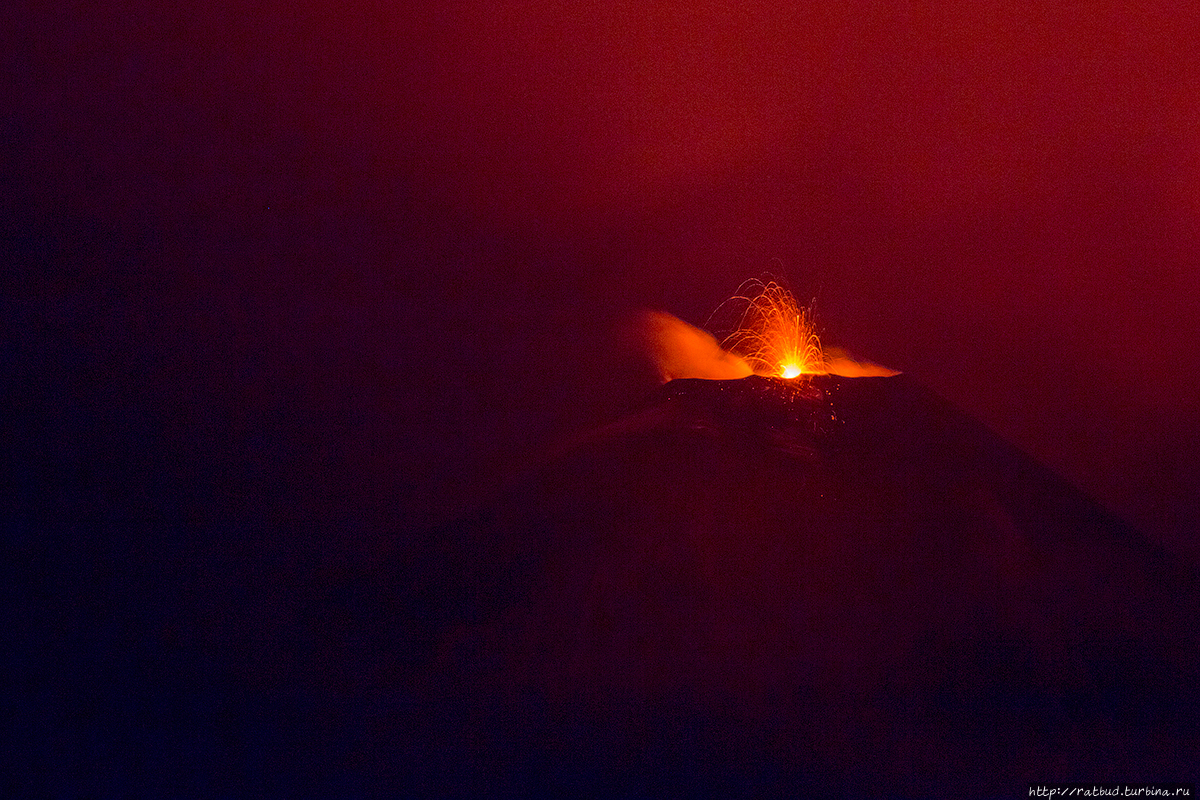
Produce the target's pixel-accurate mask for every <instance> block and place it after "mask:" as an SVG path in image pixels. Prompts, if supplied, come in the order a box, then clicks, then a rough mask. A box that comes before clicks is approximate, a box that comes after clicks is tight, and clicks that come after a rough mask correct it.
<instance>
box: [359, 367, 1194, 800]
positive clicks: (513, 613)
mask: <svg viewBox="0 0 1200 800" xmlns="http://www.w3.org/2000/svg"><path fill="white" fill-rule="evenodd" d="M395 571H396V574H402V575H404V576H406V577H405V585H404V587H403V590H402V592H401V598H402V599H400V600H399V601H398V607H400V608H403V609H404V610H405V611H406V612H407V615H408V616H407V622H406V623H405V624H406V625H407V627H406V630H407V631H408V633H409V636H410V638H409V641H412V642H423V650H422V652H423V655H422V656H419V657H417V658H415V660H414V662H412V666H411V668H410V669H409V671H408V672H407V673H406V676H405V678H404V679H403V680H402V681H400V682H401V683H403V684H404V685H405V686H406V690H405V697H406V703H407V706H406V708H407V716H404V718H405V719H406V720H407V722H406V723H405V725H404V726H403V727H404V730H403V731H399V730H395V729H392V730H391V731H390V733H389V735H388V736H384V737H383V738H382V739H381V740H380V741H376V742H375V743H373V745H372V746H373V747H375V748H380V749H387V748H388V747H390V746H391V745H390V744H389V743H390V742H395V743H396V746H397V747H399V748H400V752H398V753H396V754H395V755H394V756H392V758H393V759H394V761H393V762H392V763H394V765H395V767H396V769H397V773H396V774H398V775H403V776H404V777H403V780H404V781H411V782H413V784H411V785H410V788H413V787H414V786H415V788H419V789H428V790H436V791H449V792H451V793H460V792H463V793H467V794H472V793H478V794H491V793H494V792H503V791H514V792H518V793H523V792H529V791H536V790H539V789H553V790H556V791H574V790H575V789H577V788H579V787H591V788H596V789H598V790H600V791H604V792H608V791H617V792H622V793H632V794H643V793H645V794H651V795H657V794H660V793H662V792H671V793H674V792H678V791H682V792H685V793H695V794H710V793H712V792H713V791H718V790H720V791H735V792H745V791H763V792H764V793H768V794H771V793H774V792H776V791H779V790H785V789H786V790H803V791H806V792H810V793H816V795H808V796H820V795H825V794H838V793H845V794H846V795H848V796H896V797H904V796H913V797H921V796H930V795H931V794H932V793H935V792H947V791H948V792H950V793H951V795H946V796H998V797H1013V796H1017V795H1018V794H1022V793H1023V792H1024V791H1025V789H1026V785H1027V784H1029V783H1037V782H1055V781H1072V780H1075V781H1109V780H1111V781H1131V780H1183V779H1185V778H1187V776H1191V775H1192V774H1193V773H1192V770H1193V769H1194V764H1196V763H1200V759H1197V755H1198V754H1200V749H1198V744H1200V741H1198V739H1197V734H1196V731H1197V730H1198V728H1197V726H1196V722H1197V715H1198V712H1200V704H1198V699H1200V694H1198V693H1197V692H1198V690H1197V686H1198V685H1200V683H1198V679H1200V669H1198V665H1200V659H1198V657H1197V652H1198V651H1197V649H1196V637H1195V634H1194V633H1193V632H1192V628H1193V627H1194V626H1193V620H1194V618H1195V616H1196V612H1197V610H1198V608H1200V606H1198V604H1197V597H1198V594H1197V591H1196V582H1195V580H1194V579H1193V578H1192V576H1190V575H1187V574H1185V572H1184V571H1183V570H1182V569H1181V568H1180V566H1179V565H1178V564H1177V563H1176V562H1175V561H1174V560H1173V559H1172V558H1171V557H1169V556H1168V555H1167V554H1166V553H1164V552H1162V551H1160V550H1158V549H1157V548H1156V547H1154V546H1151V545H1150V544H1148V543H1147V542H1146V541H1144V540H1143V539H1142V538H1141V537H1140V536H1139V535H1138V534H1136V533H1135V532H1133V531H1132V530H1130V529H1129V528H1128V527H1126V525H1124V524H1123V523H1122V522H1121V521H1120V520H1119V519H1117V518H1115V517H1114V516H1112V515H1110V514H1109V513H1107V512H1106V511H1105V510H1104V509H1102V508H1101V507H1099V506H1098V505H1096V504H1095V503H1093V502H1092V501H1091V500H1089V499H1088V498H1087V497H1085V496H1084V495H1082V494H1081V493H1080V492H1079V491H1078V490H1076V489H1075V488H1074V487H1073V486H1071V485H1070V484H1069V483H1067V482H1066V481H1065V480H1063V479H1061V478H1060V477H1058V476H1057V475H1055V474H1053V473H1052V472H1051V471H1049V470H1048V469H1046V468H1044V467H1043V466H1041V465H1040V464H1038V463H1037V462H1035V461H1034V460H1033V459H1031V458H1029V457H1028V456H1026V455H1025V454H1023V453H1022V452H1020V451H1019V450H1017V449H1016V448H1014V447H1012V446H1010V445H1009V444H1007V443H1006V442H1004V441H1003V440H1001V439H1000V438H998V437H997V436H995V435H994V434H992V433H991V432H990V431H989V430H988V429H987V428H985V427H984V426H983V425H981V424H979V423H977V422H975V421H973V420H971V419H969V418H968V417H966V416H965V415H963V414H962V413H960V412H958V411H957V410H956V409H955V408H953V407H952V406H951V405H949V404H948V403H946V402H944V401H943V400H941V399H940V398H938V397H937V396H936V395H934V394H932V393H931V392H929V391H927V390H925V389H923V388H922V387H921V386H920V385H919V384H918V383H917V382H915V381H914V380H912V379H910V378H909V377H907V376H899V377H895V378H839V377H835V376H821V377H815V378H811V379H808V380H804V381H801V382H799V383H790V382H784V381H780V380H775V379H768V378H759V377H750V378H745V379H742V380H733V381H705V380H686V379H685V380H676V381H673V382H671V383H669V384H667V385H666V386H665V387H664V388H663V390H662V393H661V395H659V396H657V397H656V398H655V399H654V401H653V402H651V403H650V404H648V405H647V407H646V408H645V409H644V410H642V411H641V412H639V413H636V414H633V415H631V416H629V417H627V418H625V419H623V420H621V421H619V422H617V423H615V424H613V425H611V426H609V427H607V428H604V429H603V430H600V431H597V432H595V433H593V434H591V435H589V436H587V437H585V438H583V439H581V440H580V441H578V442H576V443H574V444H573V445H572V446H571V447H569V448H566V449H564V451H562V452H561V453H560V454H558V455H557V456H555V457H554V458H552V459H550V460H548V462H547V463H545V464H544V465H543V466H542V467H541V468H540V469H538V470H536V471H535V472H534V473H533V474H531V475H530V476H529V477H528V478H527V479H525V480H523V481H521V482H520V483H518V484H517V485H516V486H515V487H513V488H512V489H511V490H510V491H509V492H508V493H506V494H505V496H504V498H503V499H502V500H501V501H500V502H499V503H497V504H496V505H495V506H494V507H492V508H488V509H486V510H483V511H481V512H479V513H478V514H476V515H474V516H472V517H470V518H468V519H464V520H462V521H461V522H459V523H456V524H454V525H451V526H447V527H444V528H440V529H438V530H436V531H434V532H433V535H432V537H431V540H430V542H429V543H428V546H427V547H426V548H425V549H424V551H423V555H422V557H421V558H420V559H417V560H416V561H415V562H413V563H409V564H407V565H405V566H404V567H403V568H400V567H397V568H396V570H395ZM415 631H423V632H424V634H423V635H424V638H422V637H421V636H418V635H416V634H415V633H414V632H415ZM402 716H403V715H402ZM391 735H394V739H393V738H390V737H391ZM401 743H402V744H401ZM1187 779H1190V778H1187ZM796 796H803V795H796Z"/></svg>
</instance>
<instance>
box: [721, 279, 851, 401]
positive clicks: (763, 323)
mask: <svg viewBox="0 0 1200 800" xmlns="http://www.w3.org/2000/svg"><path fill="white" fill-rule="evenodd" d="M730 304H733V305H735V306H741V305H742V304H744V306H745V307H744V309H743V310H742V312H741V317H740V319H739V320H738V325H737V330H735V331H734V332H733V333H731V334H729V336H727V337H725V340H724V341H723V342H722V343H721V346H722V347H723V348H725V349H726V350H728V351H730V352H731V353H734V354H736V355H738V356H740V357H741V358H742V359H743V360H745V362H746V363H747V364H749V365H750V368H751V369H752V370H754V373H755V374H756V375H763V376H767V377H779V378H797V377H799V376H801V375H824V374H826V372H827V369H826V364H825V357H824V355H823V354H822V352H821V340H820V339H819V338H817V334H816V332H815V331H814V330H813V326H812V319H811V317H810V316H809V313H808V311H807V310H806V309H803V308H801V307H800V305H799V304H798V303H797V302H796V298H795V297H794V296H793V295H792V293H791V292H790V291H788V290H787V289H785V288H784V287H782V286H780V285H779V284H778V283H776V282H775V281H771V282H770V283H766V284H764V283H763V282H762V281H759V280H750V281H746V282H745V283H743V284H742V285H741V287H740V288H739V289H738V294H736V295H735V296H733V297H731V298H729V299H728V300H726V301H725V302H724V303H722V304H721V305H722V308H723V307H725V306H726V305H730ZM719 310H720V309H718V311H719Z"/></svg>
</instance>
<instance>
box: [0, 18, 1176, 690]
mask: <svg viewBox="0 0 1200 800" xmlns="http://www.w3.org/2000/svg"><path fill="white" fill-rule="evenodd" d="M3 16H4V21H3V24H2V25H0V30H2V31H3V33H0V36H2V37H3V41H4V43H3V46H2V48H0V52H2V53H3V59H4V61H3V66H4V74H5V75H6V77H7V80H6V81H4V82H3V83H4V88H3V89H0V92H2V94H0V101H2V103H3V107H4V109H5V113H4V114H3V115H2V118H0V126H2V127H0V133H2V138H3V142H4V153H5V156H4V159H3V164H4V167H3V172H2V173H0V180H2V181H3V192H2V195H3V196H2V198H0V208H3V214H2V216H0V220H2V222H3V226H4V227H3V231H2V233H3V237H4V242H5V253H6V259H5V261H6V265H7V267H6V269H5V270H4V277H3V281H2V286H3V295H2V300H3V312H4V313H3V323H2V324H3V326H4V328H3V339H2V346H3V351H2V353H3V370H4V382H5V383H4V387H5V389H4V391H5V405H6V412H5V414H4V417H5V420H6V421H5V433H4V437H5V439H6V440H7V441H8V442H10V443H15V446H6V447H5V450H6V451H8V452H7V455H6V462H7V463H6V472H7V475H6V477H5V484H6V488H5V492H6V500H5V505H6V506H8V511H7V516H8V518H9V523H8V528H9V529H10V531H11V532H12V536H11V537H10V538H11V541H12V542H13V545H12V546H13V547H14V548H15V552H16V553H17V555H18V558H17V559H16V560H15V561H14V562H13V563H15V564H16V565H17V567H16V570H17V574H16V575H14V576H12V577H13V579H14V580H15V581H16V582H15V583H13V582H10V583H11V585H13V586H15V587H17V588H16V589H14V590H13V591H14V592H15V596H17V597H18V598H19V603H20V604H23V605H22V608H23V609H25V611H28V610H29V609H30V608H34V607H37V608H39V609H40V608H42V607H43V605H44V604H46V603H48V604H49V606H48V607H52V608H59V606H61V609H60V610H62V609H66V610H64V611H62V613H63V614H65V615H67V616H66V617H64V618H71V619H74V618H75V617H72V616H71V614H75V613H80V614H83V615H84V616H83V617H81V619H86V620H92V621H94V619H99V618H101V617H105V616H106V613H107V612H106V611H105V609H107V608H108V607H109V606H112V607H114V608H120V609H123V610H124V611H126V612H130V613H132V615H133V616H132V618H133V619H134V621H133V622H128V623H120V624H127V625H128V626H130V627H128V628H120V630H119V631H118V632H117V633H112V632H111V631H109V632H108V633H104V632H101V633H97V634H95V635H96V636H99V637H101V638H103V637H104V636H110V635H111V636H114V637H116V640H119V641H123V639H122V638H121V637H123V636H124V637H127V638H129V637H134V636H135V634H134V633H131V632H130V631H144V630H153V631H156V632H157V633H158V634H161V636H162V637H165V639H164V640H169V639H170V637H171V636H173V635H175V634H173V633H172V632H171V630H172V629H171V622H170V619H171V617H170V614H168V613H166V612H162V613H161V614H160V612H158V611H155V610H153V609H154V608H155V607H156V606H155V600H154V598H158V600H160V601H161V602H160V603H159V606H158V607H163V608H166V607H171V608H175V607H177V606H178V604H179V603H180V602H183V601H180V600H179V596H180V594H179V593H180V592H185V590H186V591H192V590H195V589H196V587H198V586H204V585H219V586H221V587H226V588H222V589H220V591H224V592H227V593H229V594H230V596H232V595H233V594H235V593H236V591H237V590H236V589H235V588H229V587H236V586H238V585H241V583H242V582H243V577H245V576H243V575H242V573H239V572H238V571H237V569H244V570H245V573H246V574H247V575H250V576H254V575H255V574H257V572H256V571H257V569H258V568H257V567H255V566H253V564H254V563H256V562H257V561H261V560H262V559H264V558H267V559H268V560H269V558H277V559H281V560H283V561H286V562H289V563H291V562H293V561H295V562H297V563H300V562H302V563H304V564H306V565H312V564H316V566H315V567H311V569H312V570H315V571H316V572H317V573H319V574H321V575H325V576H326V577H328V575H330V574H332V575H334V576H335V577H336V576H337V575H341V574H343V573H352V572H353V570H354V569H356V568H357V567H356V566H355V565H358V564H361V563H368V562H370V561H371V559H372V558H374V557H375V555H376V554H378V553H379V552H381V551H389V550H396V549H399V550H400V551H403V550H404V549H405V547H406V546H407V545H408V542H409V541H410V537H411V536H412V535H415V534H414V532H417V531H421V530H425V529H427V528H428V527H429V526H431V525H434V524H437V523H442V522H446V521H447V520H450V519H453V518H455V517H458V516H461V515H462V514H464V513H466V512H468V511H469V510H470V509H472V508H473V507H474V506H475V505H476V504H477V503H479V502H481V501H482V499H484V498H487V497H489V496H491V495H492V494H493V493H494V492H496V491H497V490H498V489H499V487H501V486H502V485H503V484H504V483H505V481H506V480H508V478H509V476H511V475H512V474H514V473H515V472H516V471H517V470H519V469H520V468H521V466H522V465H526V464H529V463H532V462H536V461H537V460H538V459H539V458H540V457H541V456H542V454H543V453H545V452H546V451H547V449H548V448H550V447H551V446H552V445H553V444H554V443H555V442H557V441H560V440H561V439H563V438H564V437H567V436H570V435H572V434H576V433H578V432H580V431H583V430H586V429H588V428H591V427H594V426H597V425H599V424H602V423H605V422H607V421H609V420H611V419H613V418H615V417H617V416H619V415H620V414H622V413H624V412H626V411H628V410H629V409H630V408H632V407H633V406H634V405H636V403H637V402H639V401H640V400H641V399H643V398H644V397H645V396H646V395H647V393H649V392H651V391H652V390H653V389H654V387H655V385H656V384H655V381H654V379H653V376H652V374H651V372H650V371H649V370H648V368H647V367H646V366H645V365H644V364H642V363H641V362H640V361H639V359H638V357H637V355H636V353H635V352H634V350H633V349H632V348H630V347H629V345H628V343H627V342H626V341H625V340H624V339H623V337H622V333H621V331H622V326H623V325H624V323H625V321H626V320H627V319H628V316H629V315H630V314H632V313H634V312H635V311H636V310H637V309H640V308H659V309H663V310H666V311H669V312H671V313H673V314H676V315H678V316H679V317H681V318H683V319H685V320H687V321H689V322H691V323H693V324H697V325H703V324H704V322H705V320H706V319H707V317H708V315H709V314H710V313H711V312H712V310H713V309H714V308H716V307H717V306H718V304H720V302H721V301H722V300H723V299H725V298H726V297H728V296H729V295H731V294H732V293H734V291H735V290H736V289H737V287H738V285H739V284H741V282H742V281H743V280H745V279H747V278H751V277H759V276H762V275H763V274H765V273H770V274H772V275H774V276H777V277H781V278H784V279H786V280H787V281H788V283H789V284H790V285H791V287H792V289H793V291H794V292H795V293H796V295H797V296H798V297H801V298H804V299H809V298H812V299H815V316H816V319H817V323H818V327H819V330H820V332H821V334H822V335H823V337H824V340H825V342H826V343H827V344H830V345H836V346H841V347H845V348H848V349H849V350H850V351H851V352H853V353H854V354H856V355H859V356H862V357H865V358H870V359H873V360H876V361H878V362H881V363H883V364H886V365H888V366H890V367H894V368H896V369H900V370H903V371H905V372H906V373H908V374H909V375H910V376H912V377H914V378H915V379H916V380H917V381H919V382H920V383H921V384H923V385H924V386H927V387H929V388H930V389H932V390H934V391H935V392H937V393H939V394H941V395H943V396H944V397H945V398H946V399H948V400H950V401H951V402H952V403H954V404H956V405H957V406H958V407H960V408H961V409H963V410H964V411H966V412H967V413H968V414H970V415H972V416H974V417H975V418H977V419H978V420H980V421H982V422H983V423H985V424H986V425H988V426H989V427H991V428H992V429H993V430H994V431H996V432H997V433H999V434H1000V435H1001V436H1003V437H1005V438H1006V439H1008V440H1009V441H1011V442H1013V443H1014V444H1016V445H1017V446H1019V447H1020V448H1022V449H1024V450H1025V451H1027V452H1028V453H1030V454H1031V455H1033V456H1034V457H1035V458H1037V459H1039V460H1040V461H1042V462H1043V463H1044V464H1046V465H1047V466H1049V467H1050V468H1051V469H1053V470H1055V471H1057V472H1059V473H1061V474H1062V475H1063V476H1065V477H1066V478H1068V479H1069V480H1070V481H1072V482H1073V483H1074V484H1075V485H1077V486H1078V487H1080V488H1082V489H1083V490H1085V491H1086V492H1088V493H1089V494H1091V495H1092V496H1093V497H1095V498H1096V499H1097V500H1099V501H1100V502H1101V503H1102V504H1103V505H1105V506H1106V507H1107V508H1109V509H1110V510H1112V511H1113V512H1115V513H1117V514H1118V515H1120V516H1121V517H1123V518H1124V519H1126V520H1127V521H1128V522H1130V523H1131V524H1132V525H1133V526H1135V527H1136V528H1138V529H1139V530H1141V531H1142V532H1143V533H1145V535H1146V536H1147V537H1148V538H1149V539H1151V540H1152V541H1154V542H1158V543H1162V544H1164V545H1165V546H1166V547H1167V548H1168V549H1169V550H1174V551H1176V552H1178V553H1181V554H1183V555H1184V556H1186V557H1187V558H1190V559H1195V558H1200V538H1198V537H1197V536H1196V535H1195V531H1196V530H1200V392H1197V391H1196V376H1197V374H1200V325H1197V322H1196V319H1197V313H1198V312H1200V56H1197V49H1196V47H1195V42H1196V41H1197V39H1198V38H1200V11H1198V10H1197V8H1196V7H1195V6H1194V5H1192V4H1189V3H1170V2H1138V3H1133V4H1130V3H1124V2H1107V1H1103V2H1062V3H1053V4H1047V3H1040V2H1039V3H1034V2H1028V3H1024V2H1012V3H999V2H990V3H984V4H977V3H967V4H944V5H936V4H930V3H927V2H922V1H921V0H908V1H907V2H901V0H896V1H895V2H879V3H867V2H849V3H845V2H843V3H796V4H787V3H761V4H730V3H718V2H686V3H663V2H639V3H623V2H597V3H588V4H583V5H581V4H579V3H565V2H540V1H535V2H474V1H473V0H463V1H461V2H460V1H458V0H451V1H450V2H442V3H436V4H434V3H431V4H404V3H378V2H371V1H370V0H368V1H366V2H361V1H359V0H354V2H348V3H341V4H331V3H320V2H312V1H311V0H300V2H298V3H297V2H293V3H282V2H269V1H268V2H238V3H234V4H230V3H223V2H217V3H204V4H195V3H193V4H170V3H168V4H162V3H155V4H151V3H145V2H141V0H133V2H125V3H109V4H89V5H85V6H72V5H67V4H51V3H41V4H34V5H30V4H24V5H22V6H21V7H20V8H13V9H9V10H6V11H5V12H4V15H3ZM239 547H244V548H245V550H244V553H243V551H241V550H239V549H238V548H239ZM237 553H243V555H244V556H245V558H244V559H243V561H239V560H238V558H236V557H235V554H237ZM206 559H207V560H206ZM239 563H241V564H243V566H240V567H237V569H235V568H233V567H231V566H229V565H231V564H239ZM347 565H349V566H347ZM305 569H309V567H308V566H306V567H305ZM295 574H297V575H301V574H304V575H307V574H308V573H307V572H304V570H299V571H297V572H296V573H295ZM130 576H133V577H132V578H131V577H130ZM249 580H250V582H251V583H253V577H251V578H250V579H249ZM296 580H297V581H301V579H300V578H296ZM130 586H135V587H139V589H138V591H139V592H141V591H142V589H145V590H146V592H147V594H143V595H142V596H140V597H134V596H133V592H134V590H133V589H129V588H128V587H130ZM146 587H151V588H146ZM180 587H184V588H182V589H181V588H180ZM188 587H191V588H188ZM93 590H95V591H96V592H99V594H96V595H95V596H96V597H102V598H106V599H104V600H96V601H95V604H94V605H95V607H94V608H92V610H85V611H82V612H80V611H78V609H79V608H80V604H83V605H84V606H86V605H87V598H90V597H92V596H93ZM156 592H157V594H156ZM189 596H190V595H189ZM143 601H144V602H143ZM188 602H192V601H188ZM195 602H196V603H199V604H201V605H202V604H203V603H202V601H200V600H197V601H195ZM56 604H58V605H56ZM112 604H115V605H112ZM89 608H90V607H89ZM38 613H39V614H41V613H42V612H38ZM56 613H58V612H52V611H45V612H44V614H43V615H42V616H38V615H37V614H35V615H34V616H33V617H28V615H26V616H27V618H29V619H34V620H35V622H33V623H30V624H29V625H27V626H26V627H24V628H22V627H20V626H18V629H19V631H22V633H20V635H22V636H26V637H27V638H28V641H29V642H35V641H40V639H41V633H40V631H41V628H40V623H39V622H38V621H37V620H43V619H50V618H51V617H53V618H54V619H58V617H54V614H56ZM281 613H282V612H281ZM114 624H117V623H114ZM80 625H82V626H84V627H87V625H85V624H84V623H80ZM147 626H148V627H147ZM89 635H91V634H89ZM138 635H140V634H138ZM63 636H65V637H66V638H67V639H69V640H70V641H72V642H74V641H75V639H73V638H71V637H73V636H75V633H70V632H68V633H66V634H63ZM64 641H66V639H64ZM61 646H62V647H63V648H65V649H66V650H64V652H66V651H70V652H71V653H74V654H75V656H74V657H80V656H78V652H79V651H78V650H72V649H71V647H73V645H72V646H70V647H69V646H68V645H66V644H64V645H61ZM100 646H101V645H97V647H100ZM156 648H157V645H155V646H154V647H153V648H151V647H149V646H148V649H147V652H153V653H155V654H156V655H155V657H158V656H159V655H161V651H160V649H156ZM69 661H70V659H69V658H68V662H69ZM61 668H62V669H63V670H64V671H66V670H69V669H70V668H71V667H70V664H68V665H67V666H63V667H61ZM111 669H113V670H118V667H112V668H111ZM120 669H124V667H121V668H120ZM122 674H123V673H122Z"/></svg>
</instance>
